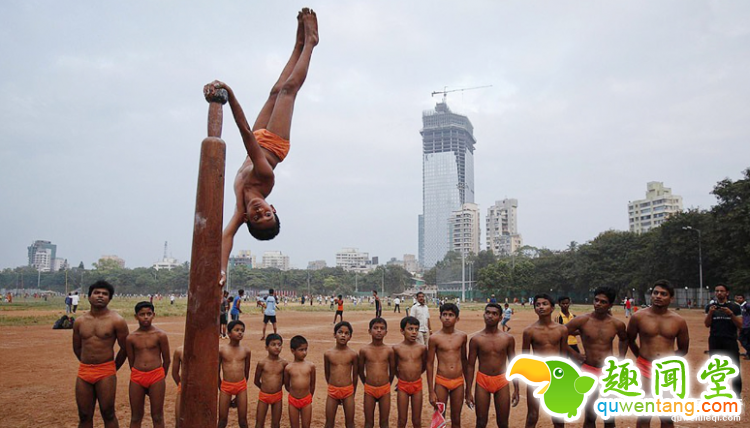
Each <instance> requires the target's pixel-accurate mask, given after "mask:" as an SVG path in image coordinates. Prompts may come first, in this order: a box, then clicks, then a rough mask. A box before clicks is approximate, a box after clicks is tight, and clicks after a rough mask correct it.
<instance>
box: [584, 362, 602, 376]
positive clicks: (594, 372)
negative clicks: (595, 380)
mask: <svg viewBox="0 0 750 428" xmlns="http://www.w3.org/2000/svg"><path fill="white" fill-rule="evenodd" d="M581 370H583V371H585V372H587V373H591V374H592V375H594V376H596V377H599V376H601V375H602V368H601V367H594V366H590V365H588V364H586V363H583V364H582V365H581Z"/></svg>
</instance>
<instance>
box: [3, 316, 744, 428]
mask: <svg viewBox="0 0 750 428" xmlns="http://www.w3.org/2000/svg"><path fill="white" fill-rule="evenodd" d="M384 309H385V311H384V314H385V318H386V319H387V321H388V322H389V330H390V333H389V334H388V336H387V337H386V343H387V344H395V343H397V342H399V341H401V340H402V339H403V338H402V336H401V335H400V333H399V330H398V321H399V320H400V319H401V317H402V316H404V314H393V313H392V312H390V311H389V310H388V309H390V308H388V307H386V308H384ZM573 310H574V312H576V313H582V312H584V311H587V310H588V307H583V306H579V307H576V308H574V309H573ZM431 312H432V313H431V320H432V323H433V327H435V326H439V322H438V318H437V314H436V311H435V310H434V308H433V309H431ZM373 313H374V311H373V312H345V313H344V314H345V319H346V320H347V321H349V322H351V323H352V325H353V327H354V337H353V339H352V341H351V342H350V346H351V347H352V348H353V349H355V350H357V349H359V348H360V347H361V346H362V345H364V344H365V343H368V342H369V335H368V334H367V323H368V322H369V320H370V319H371V318H372V314H373ZM680 314H681V315H682V316H683V317H685V318H686V319H687V321H688V325H689V328H690V333H691V337H690V339H691V342H690V353H689V354H688V360H689V362H690V364H691V372H693V373H694V370H695V368H696V367H698V366H699V363H700V364H702V363H703V362H704V361H705V356H704V353H703V351H704V350H705V349H707V329H706V328H705V327H704V326H703V313H702V311H700V310H691V311H686V310H682V311H680ZM24 315H33V311H31V310H30V311H28V313H27V314H24ZM615 315H616V316H618V317H620V318H621V319H623V320H625V319H624V316H623V313H622V309H620V308H617V309H616V312H615ZM278 318H279V333H280V334H281V335H282V336H283V337H284V338H285V340H287V342H285V344H284V345H285V347H284V351H283V353H282V357H284V358H286V359H287V360H292V355H291V352H290V351H289V348H288V339H290V338H291V337H292V336H293V335H296V334H301V335H303V336H305V337H306V338H307V340H308V341H309V343H310V353H309V354H308V359H309V360H310V361H312V362H313V363H315V365H316V366H317V367H318V371H317V373H318V379H317V391H316V394H315V397H314V402H313V405H314V410H313V426H314V427H322V426H323V425H324V422H325V415H324V406H325V400H326V393H325V391H326V383H325V379H324V373H323V352H324V351H325V350H326V349H328V348H330V347H331V346H333V328H332V324H331V321H332V318H333V312H331V313H328V312H304V313H302V312H294V311H293V310H291V307H290V308H289V309H286V308H283V310H282V311H281V312H280V313H279V316H278ZM126 319H128V320H129V321H128V324H129V327H130V329H131V331H132V330H135V329H136V328H137V323H136V322H135V321H134V320H133V318H132V317H128V318H126ZM242 319H243V321H244V322H245V323H246V324H247V326H248V332H247V333H246V336H245V340H244V341H243V342H244V344H245V345H247V346H249V347H250V348H251V349H252V353H253V357H252V371H251V378H252V376H253V375H254V371H255V364H256V362H257V361H258V360H259V359H260V358H262V357H263V356H265V354H266V351H265V348H264V343H263V342H262V341H260V340H259V339H260V329H261V327H262V324H261V321H262V315H261V314H260V312H259V311H258V310H256V309H254V310H253V312H252V313H248V314H244V315H243V317H242ZM535 319H536V316H535V315H534V313H533V312H532V311H530V310H528V308H526V309H524V310H519V311H517V313H516V315H515V316H514V318H513V319H512V321H511V322H510V324H509V325H511V326H512V327H513V329H512V331H511V333H512V334H513V335H514V337H515V339H516V347H517V351H520V348H521V333H522V331H523V329H524V327H525V326H527V325H528V324H530V323H531V322H533V321H534V320H535ZM625 321H626V320H625ZM155 325H157V326H158V327H160V328H162V329H163V330H165V331H166V332H167V333H168V334H169V338H170V345H171V347H172V349H174V348H175V347H177V346H179V345H181V344H182V341H183V338H184V328H185V323H184V318H180V317H170V318H162V319H160V318H158V317H157V319H156V322H155ZM483 325H484V324H483V321H482V312H481V311H478V310H477V311H464V312H462V314H461V319H460V321H459V324H458V328H459V329H461V330H463V331H466V332H467V333H468V334H469V335H473V334H475V333H476V332H478V331H480V330H481V329H482V328H483ZM269 328H270V325H269ZM71 334H72V331H71V330H52V329H51V326H49V325H44V326H32V327H1V328H0V426H2V427H15V428H24V427H76V426H77V415H76V405H75V397H74V391H73V387H74V384H75V378H76V373H77V369H78V362H77V360H76V358H75V355H74V354H73V350H72V345H71ZM222 342H224V341H222ZM628 355H630V354H628ZM129 372H130V369H129V368H128V366H127V364H125V366H123V368H122V369H121V370H120V371H119V373H118V379H119V382H118V385H117V416H118V419H119V420H120V425H121V426H127V425H128V424H129V422H130V408H129V404H128V379H129V376H130V373H129ZM742 372H743V379H750V377H748V375H749V374H750V362H748V361H743V362H742ZM168 381H169V382H168V383H167V399H166V414H165V417H166V421H167V426H174V409H175V394H176V386H175V385H174V382H173V381H172V380H171V378H168ZM691 383H692V388H693V393H692V396H693V397H696V396H698V393H699V391H700V387H701V385H700V384H698V382H696V381H693V382H691ZM749 384H750V380H746V382H745V385H744V390H743V396H747V394H748V390H749V389H750V388H749ZM525 389H526V387H525V386H524V385H523V383H522V384H521V401H520V403H519V405H518V407H516V408H513V409H512V410H511V414H510V426H511V427H520V426H523V424H524V421H525V416H526V398H525ZM257 393H258V391H257V388H255V387H254V386H251V387H250V394H249V397H250V403H249V409H250V410H249V415H248V419H249V420H250V421H251V424H254V417H255V406H256V403H257ZM362 394H363V389H362V387H361V386H360V387H359V388H358V390H357V409H356V426H358V427H361V426H363V424H364V416H363V413H362V412H363V410H362ZM285 396H286V393H285ZM391 396H392V400H393V406H392V411H391V416H390V424H389V425H390V426H396V406H395V394H392V395H391ZM284 401H285V403H286V398H285V400H284ZM285 406H286V404H285ZM428 407H429V403H427V399H426V397H425V408H424V410H423V417H422V419H423V425H424V426H427V424H428V421H429V420H430V417H431V409H429V408H428ZM232 411H234V409H233V410H232ZM490 412H491V413H490V421H491V422H490V426H495V425H494V421H493V419H494V416H493V415H494V410H490ZM146 415H148V407H147V410H146ZM376 418H377V416H376ZM742 419H743V421H742V422H740V423H739V424H736V423H724V424H723V425H725V426H750V423H748V421H750V416H748V413H747V410H746V411H745V416H744V417H743V418H742ZM376 420H377V419H376ZM343 422H344V416H343V411H342V410H341V409H339V412H338V415H337V423H338V424H340V425H342V426H343ZM474 422H475V418H474V415H473V413H472V412H471V411H470V410H469V409H468V408H467V407H464V410H463V412H462V425H463V426H474ZM267 423H268V422H267ZM718 424H721V423H717V422H679V423H677V424H676V426H690V427H702V426H716V425H718ZM269 425H270V424H269ZM572 425H573V426H581V421H579V422H576V423H574V424H572ZM598 425H599V426H601V421H600V422H599V424H598ZM617 425H618V427H629V426H635V421H634V420H633V419H625V420H618V424H617ZM652 425H653V426H657V423H656V421H652ZM95 426H102V422H101V418H100V416H99V413H98V411H97V414H96V418H95ZM143 426H144V427H151V426H152V425H151V421H150V418H149V417H148V416H147V417H146V420H145V421H144V424H143ZM229 426H230V427H232V426H237V417H236V413H231V412H230V423H229ZM282 426H283V427H289V420H288V416H287V411H286V407H285V409H284V416H283V417H282ZM538 426H539V427H550V426H552V424H551V422H550V419H549V417H548V416H546V415H545V414H542V415H541V416H540V421H539V424H538Z"/></svg>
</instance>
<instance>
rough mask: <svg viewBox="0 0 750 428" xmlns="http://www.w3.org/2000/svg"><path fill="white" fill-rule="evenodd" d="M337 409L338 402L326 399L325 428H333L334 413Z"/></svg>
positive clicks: (334, 422) (334, 421)
mask: <svg viewBox="0 0 750 428" xmlns="http://www.w3.org/2000/svg"><path fill="white" fill-rule="evenodd" d="M308 407H309V406H308ZM338 409H339V400H334V399H333V398H331V397H326V428H333V427H334V426H335V425H336V411H337V410H338Z"/></svg>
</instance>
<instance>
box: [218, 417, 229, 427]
mask: <svg viewBox="0 0 750 428" xmlns="http://www.w3.org/2000/svg"><path fill="white" fill-rule="evenodd" d="M216 426H217V428H227V420H226V419H219V423H218V425H216Z"/></svg>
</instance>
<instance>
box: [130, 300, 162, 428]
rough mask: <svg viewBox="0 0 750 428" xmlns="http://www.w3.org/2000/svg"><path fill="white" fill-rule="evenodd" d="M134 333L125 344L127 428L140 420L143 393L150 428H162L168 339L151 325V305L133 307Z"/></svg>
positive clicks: (135, 426)
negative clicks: (149, 416)
mask: <svg viewBox="0 0 750 428" xmlns="http://www.w3.org/2000/svg"><path fill="white" fill-rule="evenodd" d="M135 319H136V320H138V330H136V331H134V332H132V333H130V335H128V339H127V341H126V348H127V352H128V363H130V389H129V393H130V415H131V416H130V427H131V428H137V427H140V426H141V422H142V421H143V406H144V402H145V401H146V394H148V396H149V400H150V402H151V420H152V421H153V424H154V427H164V394H165V392H166V390H167V384H166V382H165V381H164V378H165V377H166V374H167V372H168V371H169V362H170V360H169V358H170V356H169V339H167V334H166V333H165V332H164V331H163V330H160V329H158V328H156V327H154V326H153V325H152V324H151V323H152V322H153V320H154V305H152V304H151V303H149V302H140V303H138V304H137V305H135Z"/></svg>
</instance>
